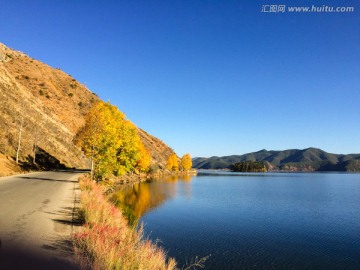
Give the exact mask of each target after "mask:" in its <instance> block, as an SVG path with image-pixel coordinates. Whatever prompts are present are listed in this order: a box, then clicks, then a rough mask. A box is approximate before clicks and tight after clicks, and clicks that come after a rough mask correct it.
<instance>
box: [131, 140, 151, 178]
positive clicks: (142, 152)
mask: <svg viewBox="0 0 360 270" xmlns="http://www.w3.org/2000/svg"><path fill="white" fill-rule="evenodd" d="M138 149H139V156H138V159H137V160H136V163H135V167H136V168H137V169H138V170H139V172H147V171H148V170H149V166H150V162H151V156H150V154H149V152H148V150H147V149H146V148H145V146H144V144H143V143H141V141H140V143H139V145H138Z"/></svg>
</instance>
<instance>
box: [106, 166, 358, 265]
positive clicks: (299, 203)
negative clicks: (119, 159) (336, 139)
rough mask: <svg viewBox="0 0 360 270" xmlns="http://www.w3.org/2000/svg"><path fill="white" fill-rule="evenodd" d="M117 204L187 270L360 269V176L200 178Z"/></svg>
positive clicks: (161, 184)
mask: <svg viewBox="0 0 360 270" xmlns="http://www.w3.org/2000/svg"><path fill="white" fill-rule="evenodd" d="M113 200H114V201H116V202H117V204H118V205H119V206H121V207H122V208H123V209H124V212H125V213H126V215H127V216H128V217H129V219H130V220H132V221H133V222H135V221H136V220H137V219H140V222H141V223H143V224H144V230H145V235H147V236H148V237H149V238H150V239H152V240H154V241H156V240H157V239H159V240H158V241H159V245H160V246H162V247H163V248H164V249H165V250H167V252H168V255H169V256H171V257H175V258H176V260H177V261H178V263H179V266H180V267H181V266H183V265H184V264H186V262H188V263H189V262H191V260H193V259H194V258H195V257H196V256H197V257H199V258H202V257H206V256H209V257H208V259H207V261H206V262H205V269H360V174H346V173H251V174H249V173H247V174H246V173H221V172H211V173H209V172H202V171H200V173H199V175H198V176H193V177H190V176H187V177H170V178H168V179H157V180H154V181H151V182H144V183H137V184H132V185H128V186H125V187H123V188H122V189H121V190H119V191H117V192H116V193H115V194H114V195H113Z"/></svg>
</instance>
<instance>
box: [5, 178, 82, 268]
mask: <svg viewBox="0 0 360 270" xmlns="http://www.w3.org/2000/svg"><path fill="white" fill-rule="evenodd" d="M81 173H82V172H76V171H62V172H39V173H30V174H23V175H17V176H11V177H1V178H0V269H1V270H3V269H79V267H78V266H77V265H76V263H75V260H74V256H73V249H72V245H71V242H70V236H71V234H72V233H73V232H75V231H76V229H77V228H78V224H76V221H75V218H76V217H75V215H74V210H75V208H76V206H77V203H78V200H79V189H78V181H77V179H78V177H79V176H80V175H81Z"/></svg>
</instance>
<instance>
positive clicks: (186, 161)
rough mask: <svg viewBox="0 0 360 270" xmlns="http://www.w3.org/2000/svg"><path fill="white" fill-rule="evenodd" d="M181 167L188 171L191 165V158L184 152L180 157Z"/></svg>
mask: <svg viewBox="0 0 360 270" xmlns="http://www.w3.org/2000/svg"><path fill="white" fill-rule="evenodd" d="M181 167H182V168H183V170H184V171H188V170H190V169H191V167H192V160H191V156H190V154H185V155H183V156H182V158H181Z"/></svg>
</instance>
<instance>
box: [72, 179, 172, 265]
mask: <svg viewBox="0 0 360 270" xmlns="http://www.w3.org/2000/svg"><path fill="white" fill-rule="evenodd" d="M80 188H81V190H82V194H81V204H82V209H83V211H84V212H83V214H84V218H85V222H86V223H85V226H84V228H83V231H82V232H80V233H78V234H76V235H75V246H76V251H77V254H78V255H79V256H78V257H79V258H81V259H80V261H81V264H82V266H83V267H84V268H89V267H90V268H92V269H139V270H142V269H144V270H145V269H149V270H154V269H159V270H160V269H176V262H175V260H174V259H171V258H170V259H167V258H166V253H165V252H164V250H163V249H161V248H159V247H157V246H156V245H155V244H153V243H151V242H150V241H149V240H146V239H144V235H143V230H142V227H140V228H139V229H134V228H130V227H129V225H128V222H127V220H126V219H125V217H124V216H123V215H122V213H121V211H120V210H119V209H117V208H116V207H115V206H114V205H112V204H111V203H110V202H108V201H107V200H106V199H105V197H104V196H103V192H102V191H101V189H100V187H99V186H98V185H97V184H96V183H94V182H92V181H91V180H89V179H88V178H83V179H81V181H80ZM84 254H85V255H84Z"/></svg>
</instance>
